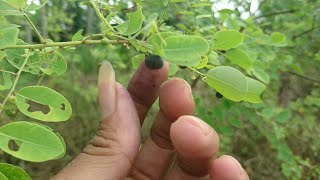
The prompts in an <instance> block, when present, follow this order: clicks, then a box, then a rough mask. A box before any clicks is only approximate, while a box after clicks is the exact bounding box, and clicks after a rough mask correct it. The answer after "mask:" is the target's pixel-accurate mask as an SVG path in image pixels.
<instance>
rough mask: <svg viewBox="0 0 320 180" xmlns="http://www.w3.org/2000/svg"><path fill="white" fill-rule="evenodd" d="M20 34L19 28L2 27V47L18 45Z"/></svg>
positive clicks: (0, 34) (0, 38)
mask: <svg viewBox="0 0 320 180" xmlns="http://www.w3.org/2000/svg"><path fill="white" fill-rule="evenodd" d="M0 13H1V12H0ZM18 34H19V29H18V28H5V29H0V49H3V48H6V47H8V46H14V45H16V44H17V40H18Z"/></svg>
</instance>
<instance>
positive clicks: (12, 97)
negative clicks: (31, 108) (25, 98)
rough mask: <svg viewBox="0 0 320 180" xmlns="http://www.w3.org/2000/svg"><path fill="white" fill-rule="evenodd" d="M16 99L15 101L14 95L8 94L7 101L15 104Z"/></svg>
mask: <svg viewBox="0 0 320 180" xmlns="http://www.w3.org/2000/svg"><path fill="white" fill-rule="evenodd" d="M16 101H17V99H16V97H15V96H9V98H8V102H9V103H12V104H15V103H16Z"/></svg>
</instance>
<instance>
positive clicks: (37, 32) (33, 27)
mask: <svg viewBox="0 0 320 180" xmlns="http://www.w3.org/2000/svg"><path fill="white" fill-rule="evenodd" d="M21 12H22V13H23V16H24V17H25V18H26V20H27V21H28V22H29V24H30V25H31V27H32V29H33V30H34V31H35V32H36V34H37V36H38V38H39V39H40V42H41V43H42V44H44V43H46V40H44V38H43V37H42V36H41V34H40V32H39V31H38V29H37V28H36V26H35V25H34V24H33V22H32V21H31V19H30V18H29V17H28V15H27V13H25V12H24V11H23V9H21Z"/></svg>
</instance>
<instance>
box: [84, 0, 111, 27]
mask: <svg viewBox="0 0 320 180" xmlns="http://www.w3.org/2000/svg"><path fill="white" fill-rule="evenodd" d="M90 4H91V5H92V7H93V9H94V10H95V11H96V13H97V15H98V17H99V18H100V20H101V21H102V22H103V24H104V25H105V26H107V27H108V28H109V29H110V30H111V31H113V32H115V30H114V29H113V27H112V26H111V25H110V23H109V22H108V21H107V20H106V18H105V17H104V16H103V15H102V14H101V12H100V11H99V9H98V7H97V6H96V3H94V1H93V0H90Z"/></svg>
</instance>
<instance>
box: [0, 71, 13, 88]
mask: <svg viewBox="0 0 320 180" xmlns="http://www.w3.org/2000/svg"><path fill="white" fill-rule="evenodd" d="M2 77H3V79H2V80H3V82H2V81H0V91H3V90H6V89H10V88H11V86H12V81H11V75H10V73H7V72H2Z"/></svg>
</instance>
